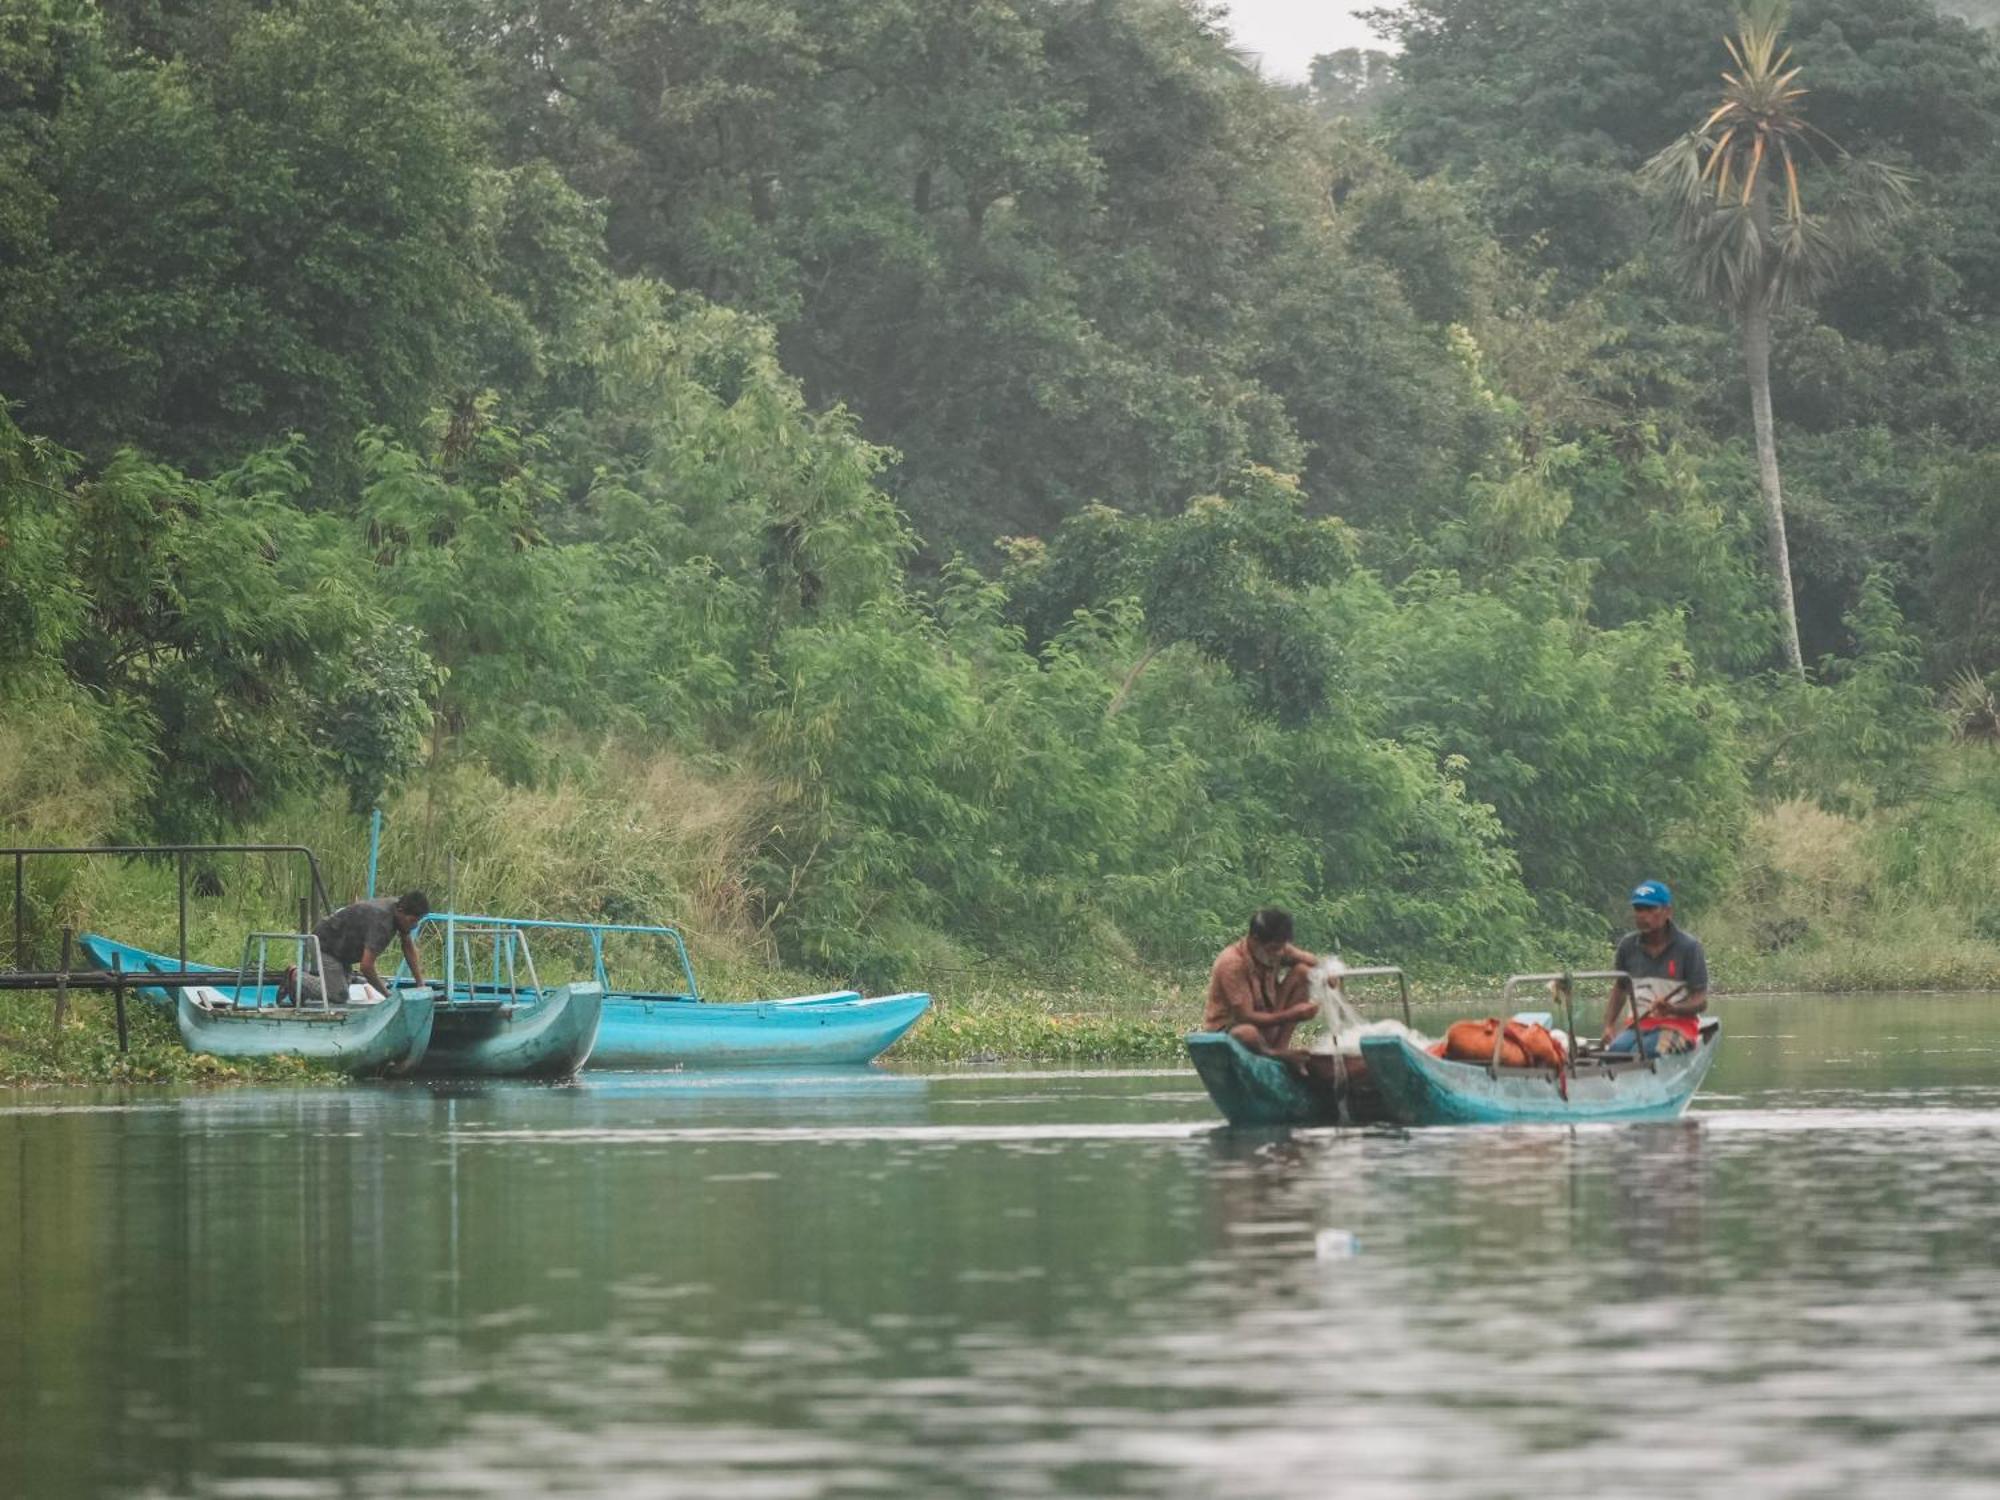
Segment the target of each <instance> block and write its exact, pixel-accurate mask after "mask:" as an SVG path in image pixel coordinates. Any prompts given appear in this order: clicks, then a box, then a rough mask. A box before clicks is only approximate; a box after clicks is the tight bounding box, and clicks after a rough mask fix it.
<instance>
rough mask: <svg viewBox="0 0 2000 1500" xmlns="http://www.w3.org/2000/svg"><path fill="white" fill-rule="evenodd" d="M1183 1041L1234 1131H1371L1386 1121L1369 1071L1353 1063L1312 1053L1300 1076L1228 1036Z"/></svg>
mask: <svg viewBox="0 0 2000 1500" xmlns="http://www.w3.org/2000/svg"><path fill="white" fill-rule="evenodd" d="M1185 1041H1186V1043H1187V1052H1188V1060H1189V1061H1190V1062H1192V1063H1193V1064H1194V1070H1195V1072H1196V1073H1197V1074H1198V1075H1199V1076H1200V1078H1201V1082H1202V1087H1204V1088H1206V1089H1207V1090H1208V1097H1209V1098H1210V1099H1212V1100H1214V1101H1215V1107H1216V1108H1217V1109H1219V1110H1221V1111H1222V1117H1223V1118H1224V1119H1225V1120H1227V1121H1228V1122H1229V1123H1230V1124H1232V1125H1245V1126H1270V1125H1369V1124H1374V1123H1376V1122H1378V1121H1382V1120H1386V1119H1387V1118H1388V1116H1387V1115H1385V1114H1384V1113H1383V1112H1382V1104H1381V1098H1380V1095H1379V1093H1378V1091H1377V1090H1376V1089H1375V1088H1374V1086H1373V1085H1372V1083H1371V1082H1370V1081H1369V1078H1368V1073H1367V1068H1366V1065H1365V1064H1363V1063H1360V1062H1358V1061H1357V1060H1355V1059H1351V1058H1342V1057H1336V1056H1333V1055H1330V1054H1326V1053H1314V1054H1312V1055H1311V1056H1309V1057H1308V1058H1307V1059H1306V1071H1305V1072H1304V1074H1303V1075H1302V1074H1300V1073H1299V1072H1297V1071H1296V1070H1295V1069H1293V1068H1292V1067H1291V1066H1290V1065H1289V1064H1287V1063H1285V1062H1282V1061H1280V1060H1279V1059H1278V1058H1275V1057H1267V1056H1266V1055H1264V1054H1263V1053H1261V1052H1252V1051H1251V1050H1250V1049H1249V1048H1248V1047H1246V1046H1244V1045H1243V1044H1242V1043H1241V1042H1239V1041H1237V1040H1236V1038H1235V1037H1233V1036H1230V1035H1229V1034H1228V1033H1227V1032H1221V1031H1197V1032H1194V1033H1192V1034H1190V1035H1189V1036H1188V1037H1186V1038H1185Z"/></svg>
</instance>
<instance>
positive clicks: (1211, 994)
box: [1201, 906, 1319, 1068]
mask: <svg viewBox="0 0 2000 1500" xmlns="http://www.w3.org/2000/svg"><path fill="white" fill-rule="evenodd" d="M1318 962H1319V960H1318V959H1317V958H1315V957H1314V956H1313V955H1312V954H1310V953H1307V952H1305V951H1304V950H1303V949H1299V948H1294V947H1293V946H1292V914H1291V913H1290V912H1286V911H1280V910H1278V908H1277V907H1275V906H1267V907H1265V908H1264V910H1262V911H1260V912H1258V913H1257V915H1256V916H1254V917H1252V918H1251V919H1250V931H1249V932H1248V933H1247V934H1245V935H1244V936H1243V937H1241V938H1239V939H1237V940H1236V941H1235V942H1233V943H1231V944H1230V945H1229V946H1228V947H1227V948H1224V949H1223V950H1222V952H1221V953H1220V954H1218V955H1217V956H1216V960H1215V967H1214V968H1212V969H1210V970H1209V974H1208V1008H1207V1010H1206V1011H1205V1012H1204V1013H1203V1015H1202V1021H1201V1029H1202V1030H1203V1031H1226V1032H1228V1033H1229V1034H1230V1035H1231V1036H1233V1037H1235V1038H1236V1040H1237V1041H1239V1042H1241V1043H1242V1044H1243V1045H1244V1046H1246V1047H1248V1048H1249V1049H1250V1050H1251V1051H1252V1052H1262V1053H1264V1054H1266V1055H1267V1056H1271V1057H1281V1058H1283V1059H1284V1060H1285V1061H1286V1062H1288V1063H1290V1064H1292V1065H1293V1066H1294V1067H1297V1068H1303V1067H1304V1066H1305V1058H1306V1055H1305V1052H1304V1050H1303V1049H1301V1048H1297V1047H1294V1046H1292V1045H1291V1041H1292V1033H1293V1032H1294V1031H1297V1030H1298V1029H1299V1025H1300V1023H1301V1022H1304V1021H1310V1020H1311V1019H1312V1018H1313V1017H1314V1016H1316V1015H1318V1014H1319V1007H1318V1006H1317V1005H1315V1004H1314V1003H1313V1002H1312V1001H1310V1000H1308V999H1307V998H1306V976H1307V971H1308V970H1310V969H1311V968H1312V966H1313V965H1314V964H1316V963H1318Z"/></svg>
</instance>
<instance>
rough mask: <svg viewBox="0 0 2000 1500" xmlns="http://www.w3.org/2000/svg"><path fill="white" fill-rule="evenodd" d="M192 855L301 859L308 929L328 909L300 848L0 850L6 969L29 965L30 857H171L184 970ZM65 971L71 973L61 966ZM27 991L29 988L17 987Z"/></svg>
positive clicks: (315, 865) (311, 862)
mask: <svg viewBox="0 0 2000 1500" xmlns="http://www.w3.org/2000/svg"><path fill="white" fill-rule="evenodd" d="M191 854H302V855H304V856H305V860H306V869H307V871H308V872H309V873H310V874H311V876H312V891H311V894H310V895H309V896H307V898H306V902H307V907H306V920H305V923H304V925H305V926H306V927H308V928H310V927H312V926H314V925H315V924H316V923H317V922H318V921H319V917H320V913H322V912H324V911H326V910H328V909H329V905H330V903H329V902H328V901H327V899H326V882H325V881H324V880H322V879H321V878H320V873H319V857H318V856H317V855H316V854H314V853H313V852H312V850H310V849H308V848H307V847H306V846H305V845H304V844H120V845H115V846H104V845H98V846H95V847H90V848H83V847H76V848H70V847H61V846H55V845H30V846H21V847H17V848H6V849H0V858H7V857H11V858H12V859H13V861H14V952H13V961H12V964H11V965H10V967H11V968H12V970H13V971H14V972H16V973H20V972H22V971H24V970H25V968H26V963H27V956H28V950H27V935H26V934H27V922H26V916H27V894H26V893H27V865H28V860H29V859H30V858H31V857H37V856H60V857H65V858H67V857H71V856H79V855H81V856H98V857H103V856H116V857H117V858H120V859H147V858H158V857H161V856H166V855H171V856H173V858H174V862H175V884H176V888H177V892H178V900H179V905H180V948H179V949H178V950H177V956H178V957H179V959H180V961H181V968H183V969H186V968H187V928H188V916H187V914H188V900H187V897H188V890H187V887H188V856H189V855H191ZM63 967H64V968H65V969H67V968H68V967H69V964H68V961H67V960H65V961H64V964H63ZM21 988H27V986H21Z"/></svg>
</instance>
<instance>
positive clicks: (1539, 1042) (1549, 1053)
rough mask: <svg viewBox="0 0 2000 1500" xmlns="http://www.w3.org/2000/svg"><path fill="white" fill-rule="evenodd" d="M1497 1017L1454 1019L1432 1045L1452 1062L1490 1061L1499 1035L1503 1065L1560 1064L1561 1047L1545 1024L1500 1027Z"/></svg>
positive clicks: (1509, 1022) (1521, 1066) (1559, 1065)
mask: <svg viewBox="0 0 2000 1500" xmlns="http://www.w3.org/2000/svg"><path fill="white" fill-rule="evenodd" d="M1500 1028H1501V1022H1500V1020H1499V1018H1498V1017H1495V1016H1489V1017H1487V1019H1485V1020H1484V1021H1457V1022H1454V1023H1453V1024H1452V1028H1451V1030H1449V1031H1447V1032H1446V1033H1445V1034H1444V1041H1443V1042H1441V1043H1439V1044H1438V1046H1436V1047H1434V1048H1432V1049H1431V1050H1432V1051H1434V1052H1435V1053H1436V1054H1437V1055H1438V1056H1439V1057H1442V1058H1446V1059H1448V1060H1450V1061H1452V1062H1469V1063H1490V1062H1492V1061H1493V1041H1494V1037H1495V1035H1496V1034H1498V1036H1499V1039H1500V1066H1501V1067H1503V1068H1560V1067H1561V1066H1562V1065H1563V1052H1562V1048H1561V1047H1560V1046H1558V1045H1557V1044H1556V1039H1555V1038H1554V1037H1553V1036H1551V1035H1549V1029H1548V1027H1546V1026H1529V1025H1526V1024H1524V1023H1522V1022H1520V1021H1508V1022H1507V1023H1506V1029H1505V1030H1504V1031H1502V1030H1501V1029H1500Z"/></svg>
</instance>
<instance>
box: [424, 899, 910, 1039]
mask: <svg viewBox="0 0 2000 1500" xmlns="http://www.w3.org/2000/svg"><path fill="white" fill-rule="evenodd" d="M426 926H443V927H448V928H456V927H460V926H470V927H484V928H489V929H502V930H508V931H514V932H519V933H522V934H526V933H530V932H532V933H550V934H554V933H562V934H569V935H571V940H572V941H577V942H581V943H583V944H585V945H587V948H588V962H589V965H590V978H591V981H592V982H593V983H594V984H595V986H597V987H598V988H600V989H601V991H602V995H603V1018H602V1020H601V1021H600V1022H599V1024H598V1028H597V1034H596V1045H595V1047H594V1048H593V1049H592V1051H591V1054H590V1062H591V1066H592V1067H593V1068H651V1069H659V1068H744V1067H823V1066H834V1065H851V1064H858V1063H866V1062H870V1061H872V1060H873V1059H874V1058H876V1057H877V1056H879V1055H880V1054H881V1053H882V1052H884V1051H885V1050H887V1049H888V1048H889V1047H890V1046H891V1045H892V1044H893V1043H894V1042H895V1041H896V1040H897V1038H899V1037H901V1036H902V1035H903V1033H904V1032H906V1031H908V1030H909V1029H910V1028H911V1027H912V1026H914V1025H916V1023H917V1021H918V1019H919V1018H920V1017H922V1015H923V1013H924V1012H925V1011H926V1010H927V1009H929V1008H930V1003H931V997H930V996H929V995H926V994H921V993H909V994H901V995H885V996H879V997H875V998H866V997H864V996H862V995H861V994H860V993H858V992H857V991H854V990H834V991H829V992H827V993H825V994H819V995H800V996H797V997H795V998H793V999H788V1000H747V1001H713V1000H706V999H704V998H703V997H702V994H701V991H700V988H699V987H698V986H697V985H696V983H695V977H694V965H693V964H692V963H691V962H690V960H689V958H688V952H687V943H686V941H685V940H684V939H683V937H682V935H681V933H680V931H679V930H678V929H676V928H673V927H666V926H656V925H650V924H643V923H627V922H556V921H547V920H542V919H538V918H529V917H483V916H473V915H464V914H456V913H446V914H439V913H436V912H433V913H432V914H431V915H430V916H428V917H426V918H425V919H424V921H423V922H422V923H420V924H418V930H419V931H422V930H423V928H424V927H426ZM614 936H624V937H631V938H638V939H648V940H652V942H653V943H654V944H655V945H656V946H657V947H658V948H659V949H660V950H661V951H663V952H664V953H666V954H669V955H671V958H670V960H669V963H670V966H671V967H672V968H675V969H678V970H679V974H678V979H679V981H680V982H679V984H678V985H668V986H664V987H636V986H631V985H621V984H617V983H614V982H613V980H612V978H611V974H610V971H609V968H608V966H607V964H606V962H605V939H606V938H607V937H614ZM453 986H454V979H453V977H452V975H451V974H450V973H449V972H448V977H447V982H446V991H447V993H450V994H453V995H456V994H457V993H458V991H457V989H455V988H454V987H453ZM436 1045H437V1043H433V1046H434V1047H435V1046H436Z"/></svg>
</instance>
